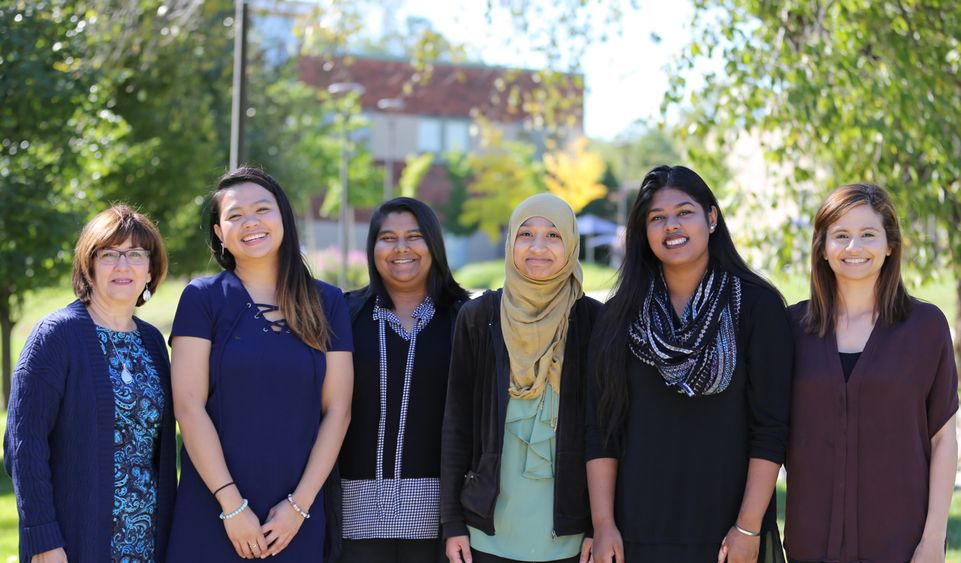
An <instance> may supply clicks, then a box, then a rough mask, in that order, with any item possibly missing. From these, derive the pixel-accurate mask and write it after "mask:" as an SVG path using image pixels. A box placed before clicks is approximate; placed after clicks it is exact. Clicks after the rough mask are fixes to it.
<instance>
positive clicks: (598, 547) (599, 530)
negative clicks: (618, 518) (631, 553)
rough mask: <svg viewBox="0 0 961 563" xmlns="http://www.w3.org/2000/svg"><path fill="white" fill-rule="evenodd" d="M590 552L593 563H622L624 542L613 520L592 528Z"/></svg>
mask: <svg viewBox="0 0 961 563" xmlns="http://www.w3.org/2000/svg"><path fill="white" fill-rule="evenodd" d="M591 552H592V555H591V557H592V559H593V561H594V562H595V563H613V562H614V561H616V562H617V563H624V541H623V540H622V539H621V532H619V531H618V529H617V526H615V525H614V521H613V520H612V521H610V522H609V523H606V524H601V525H600V526H598V527H595V528H594V543H593V546H592V547H591Z"/></svg>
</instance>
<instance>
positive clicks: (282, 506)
mask: <svg viewBox="0 0 961 563" xmlns="http://www.w3.org/2000/svg"><path fill="white" fill-rule="evenodd" d="M298 504H300V503H298ZM304 520H306V518H304V517H303V516H301V515H300V514H298V513H297V511H296V510H294V507H293V506H291V505H290V502H288V501H287V499H286V498H285V499H284V500H282V501H280V502H278V503H277V504H275V505H274V507H273V508H271V509H270V512H268V513H267V521H266V522H264V525H263V526H261V528H260V531H261V533H263V535H264V538H265V539H266V541H267V545H268V546H270V547H269V549H268V550H267V555H277V554H278V553H280V552H281V551H283V550H284V549H285V548H286V547H287V546H288V545H289V544H290V540H292V539H294V536H296V535H297V532H299V531H300V527H301V526H303V525H304Z"/></svg>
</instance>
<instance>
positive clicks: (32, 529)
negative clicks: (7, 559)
mask: <svg viewBox="0 0 961 563" xmlns="http://www.w3.org/2000/svg"><path fill="white" fill-rule="evenodd" d="M20 541H21V542H22V544H23V549H24V550H25V551H26V552H27V557H33V556H34V555H36V554H38V553H43V552H44V551H50V550H51V549H56V548H58V547H63V545H64V541H63V534H61V533H60V524H58V523H57V522H50V523H49V524H40V525H39V526H24V527H22V528H21V533H20Z"/></svg>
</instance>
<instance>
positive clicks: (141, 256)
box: [94, 248, 150, 266]
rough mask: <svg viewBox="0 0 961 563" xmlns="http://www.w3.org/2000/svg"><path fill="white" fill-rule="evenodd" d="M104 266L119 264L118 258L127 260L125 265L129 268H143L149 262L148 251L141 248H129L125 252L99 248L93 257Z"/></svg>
mask: <svg viewBox="0 0 961 563" xmlns="http://www.w3.org/2000/svg"><path fill="white" fill-rule="evenodd" d="M94 256H95V257H96V258H97V260H98V261H100V263H102V264H103V265H104V266H116V265H117V262H120V257H121V256H122V257H124V258H126V259H127V264H130V265H131V266H143V265H144V264H146V263H147V262H148V261H149V260H150V251H149V250H144V249H142V248H130V249H127V250H117V249H114V248H101V249H100V250H98V251H97V252H96V254H95V255H94Z"/></svg>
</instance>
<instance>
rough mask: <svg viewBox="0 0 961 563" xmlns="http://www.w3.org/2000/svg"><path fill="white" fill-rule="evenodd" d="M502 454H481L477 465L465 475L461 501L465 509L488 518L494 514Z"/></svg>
mask: <svg viewBox="0 0 961 563" xmlns="http://www.w3.org/2000/svg"><path fill="white" fill-rule="evenodd" d="M500 465H501V456H500V454H481V457H480V460H479V461H478V462H477V467H476V468H474V469H472V470H470V471H468V472H467V475H465V476H464V487H463V488H462V489H461V493H460V502H461V505H462V506H463V507H464V510H466V511H468V512H472V513H474V514H476V515H477V516H479V517H481V518H484V519H488V518H492V517H493V515H494V501H496V500H497V491H498V488H499V483H498V478H499V477H500Z"/></svg>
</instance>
